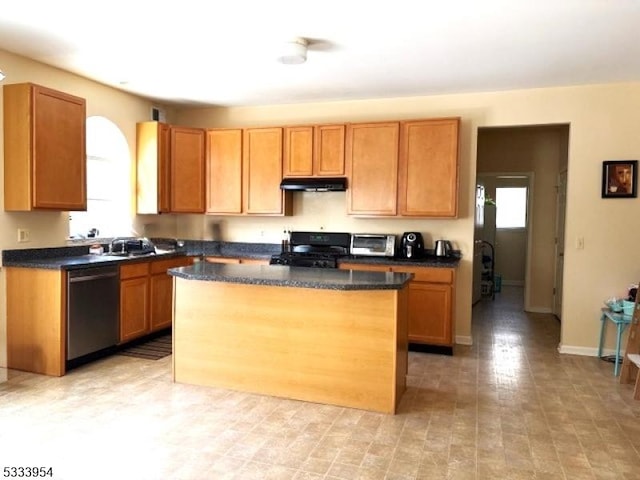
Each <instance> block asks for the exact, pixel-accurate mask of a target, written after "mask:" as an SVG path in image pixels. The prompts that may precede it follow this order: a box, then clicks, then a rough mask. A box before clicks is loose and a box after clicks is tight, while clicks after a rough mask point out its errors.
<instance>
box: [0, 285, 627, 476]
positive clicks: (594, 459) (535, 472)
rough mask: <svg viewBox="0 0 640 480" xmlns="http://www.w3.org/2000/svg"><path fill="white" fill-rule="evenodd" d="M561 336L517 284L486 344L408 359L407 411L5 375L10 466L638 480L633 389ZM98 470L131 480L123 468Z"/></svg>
mask: <svg viewBox="0 0 640 480" xmlns="http://www.w3.org/2000/svg"><path fill="white" fill-rule="evenodd" d="M559 331H560V325H559V323H558V321H557V320H556V319H555V318H554V317H552V316H551V315H544V314H526V313H524V312H523V311H522V289H518V288H515V287H503V291H502V292H501V293H499V294H497V295H496V300H495V301H490V300H489V301H486V300H482V301H481V302H480V303H479V304H478V305H476V306H475V307H474V309H473V325H472V334H473V339H474V345H473V346H462V345H457V346H456V347H455V349H454V350H455V351H454V355H453V356H446V355H437V354H429V353H416V352H410V354H409V373H410V377H409V379H408V384H409V389H408V390H407V392H406V393H405V396H404V398H403V399H402V403H401V406H400V409H399V412H398V414H397V415H384V414H378V413H372V412H365V411H361V410H357V409H348V408H341V407H335V406H326V405H319V404H312V403H306V402H300V401H295V400H287V399H279V398H273V397H268V396H263V395H254V394H248V393H243V392H234V391H229V390H224V389H216V388H207V387H199V386H192V385H184V384H174V383H172V382H171V357H167V358H165V359H163V360H161V361H157V362H154V361H148V360H140V359H133V358H130V357H120V356H113V357H108V358H105V359H102V360H99V361H96V362H93V363H91V364H88V365H85V366H83V367H79V368H76V369H74V370H71V371H70V372H68V374H67V375H66V376H64V377H61V378H54V377H44V376H41V375H33V374H28V373H24V372H17V371H12V370H4V371H2V370H0V425H1V427H0V452H1V454H0V457H1V458H2V460H3V461H5V462H6V461H7V459H8V461H10V462H11V463H15V462H21V461H24V462H27V461H28V462H29V463H33V462H36V463H38V464H43V462H44V464H47V462H49V464H51V465H55V466H56V468H58V471H59V472H60V476H61V478H65V479H67V480H76V479H81V480H84V479H85V478H86V468H88V466H91V465H96V464H103V463H104V461H103V460H104V455H98V454H97V453H96V452H109V457H110V458H118V459H119V460H120V462H126V461H127V460H128V459H130V460H131V462H133V463H132V464H133V465H135V464H136V463H137V464H140V465H143V464H147V466H146V472H145V469H144V468H142V467H140V469H136V470H130V471H128V473H129V474H130V475H131V480H146V479H147V478H148V479H149V480H156V479H157V478H171V479H174V478H177V479H181V480H200V479H201V478H213V479H215V480H221V479H227V478H228V479H232V478H233V479H241V480H245V479H251V478H261V479H262V478H264V479H277V480H280V479H283V480H284V479H298V480H300V479H307V480H315V479H330V478H336V479H339V478H342V479H344V478H349V479H350V480H351V479H359V478H362V479H371V480H382V479H397V480H409V479H411V480H415V479H448V478H461V479H467V478H474V479H475V478H477V479H491V480H494V479H498V480H502V479H508V480H518V479H530V478H535V479H545V480H555V479H562V480H581V479H583V478H584V479H586V478H588V479H603V480H610V479H621V480H636V479H637V480H640V454H639V452H640V422H638V418H640V402H637V401H634V400H633V398H632V386H629V385H620V384H619V383H618V381H617V378H615V377H614V376H613V372H612V365H611V364H610V363H607V362H602V361H600V360H599V359H597V358H593V357H581V356H576V355H560V354H559V353H558V352H557V344H558V341H559ZM70 446H73V452H74V459H75V461H74V462H73V463H70V461H67V460H66V459H68V458H69V453H68V452H69V451H70V450H69V447H70ZM25 452H28V453H29V455H28V457H27V456H26V454H25ZM134 473H135V474H134ZM203 474H204V476H203ZM100 475H102V476H103V477H104V478H119V479H121V480H129V478H127V477H126V475H123V473H122V470H121V469H120V466H119V464H115V463H113V464H108V465H105V467H104V468H103V471H102V472H101V473H100V474H98V475H97V476H96V478H100Z"/></svg>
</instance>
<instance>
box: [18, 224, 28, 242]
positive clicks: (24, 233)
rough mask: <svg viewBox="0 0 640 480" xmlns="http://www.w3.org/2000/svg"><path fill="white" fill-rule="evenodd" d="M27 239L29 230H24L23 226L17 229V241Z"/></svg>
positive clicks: (26, 240) (25, 240)
mask: <svg viewBox="0 0 640 480" xmlns="http://www.w3.org/2000/svg"><path fill="white" fill-rule="evenodd" d="M28 241H29V230H25V229H24V228H19V229H18V242H19V243H24V242H28Z"/></svg>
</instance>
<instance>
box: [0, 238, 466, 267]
mask: <svg viewBox="0 0 640 480" xmlns="http://www.w3.org/2000/svg"><path fill="white" fill-rule="evenodd" d="M152 240H153V241H154V242H156V246H158V245H159V244H161V242H162V241H163V239H152ZM104 246H105V247H107V246H108V245H104ZM88 252H89V245H74V246H66V247H54V248H31V249H17V250H3V252H2V265H3V266H5V267H23V268H43V269H53V270H58V269H65V270H71V269H77V268H86V267H91V266H96V265H110V264H116V263H122V262H132V261H137V260H142V259H151V258H158V257H160V256H162V257H167V258H170V257H171V256H179V255H187V256H190V257H221V258H255V259H263V260H269V259H270V258H271V256H272V255H275V254H278V253H280V245H277V244H271V243H243V242H218V241H207V240H185V241H184V245H183V246H182V247H180V248H178V249H177V250H175V251H166V252H165V253H159V254H156V255H142V256H133V257H117V256H108V255H89V254H88ZM460 258H461V256H460V255H456V256H452V257H436V256H435V255H426V256H425V257H423V258H420V259H415V260H408V259H405V258H397V257H391V258H390V257H367V256H346V257H342V258H341V259H340V260H339V261H338V263H346V262H348V263H362V264H377V265H410V266H419V267H444V268H446V267H449V268H455V267H457V266H458V264H459V263H460Z"/></svg>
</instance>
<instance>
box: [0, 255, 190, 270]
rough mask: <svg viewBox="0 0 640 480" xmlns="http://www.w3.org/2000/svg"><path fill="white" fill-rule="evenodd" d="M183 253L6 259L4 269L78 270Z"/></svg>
mask: <svg viewBox="0 0 640 480" xmlns="http://www.w3.org/2000/svg"><path fill="white" fill-rule="evenodd" d="M183 255H184V253H181V252H167V253H157V254H150V255H137V256H130V257H120V256H116V255H92V254H77V255H69V256H58V257H41V258H9V259H7V258H5V257H3V259H2V266H3V267H19V268H40V269H44V270H76V269H81V268H88V267H98V266H101V267H102V266H109V265H117V264H121V263H127V262H135V261H142V260H159V259H161V258H171V257H178V256H183Z"/></svg>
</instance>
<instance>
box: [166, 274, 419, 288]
mask: <svg viewBox="0 0 640 480" xmlns="http://www.w3.org/2000/svg"><path fill="white" fill-rule="evenodd" d="M168 273H169V274H170V275H173V276H175V277H179V278H183V279H185V280H199V281H205V282H222V283H239V284H243V285H264V286H274V287H292V288H296V287H297V288H313V289H318V290H349V291H353V290H400V289H402V288H403V287H404V285H405V283H406V281H405V282H403V283H402V284H373V283H372V284H360V285H353V284H341V283H331V282H328V281H300V280H274V279H261V278H253V277H229V276H223V275H207V274H199V273H189V272H185V271H180V269H169V271H168ZM410 279H411V277H409V278H408V279H407V281H408V280H410Z"/></svg>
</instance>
